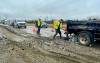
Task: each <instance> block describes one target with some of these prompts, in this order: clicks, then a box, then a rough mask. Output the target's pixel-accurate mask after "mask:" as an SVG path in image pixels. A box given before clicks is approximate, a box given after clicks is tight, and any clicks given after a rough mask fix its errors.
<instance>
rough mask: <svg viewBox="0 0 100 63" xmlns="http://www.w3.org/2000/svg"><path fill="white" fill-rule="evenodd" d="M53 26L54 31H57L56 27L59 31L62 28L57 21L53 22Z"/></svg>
mask: <svg viewBox="0 0 100 63" xmlns="http://www.w3.org/2000/svg"><path fill="white" fill-rule="evenodd" d="M53 26H54V28H55V29H58V27H59V28H60V29H61V28H62V23H60V21H59V20H54V22H53Z"/></svg>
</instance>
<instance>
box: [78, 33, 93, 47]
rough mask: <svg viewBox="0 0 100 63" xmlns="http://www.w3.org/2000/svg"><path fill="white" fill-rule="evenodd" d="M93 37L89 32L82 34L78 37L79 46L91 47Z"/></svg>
mask: <svg viewBox="0 0 100 63" xmlns="http://www.w3.org/2000/svg"><path fill="white" fill-rule="evenodd" d="M91 36H92V35H91V33H89V32H80V33H79V35H78V42H79V44H81V45H85V46H89V45H90V44H91V39H92V38H91Z"/></svg>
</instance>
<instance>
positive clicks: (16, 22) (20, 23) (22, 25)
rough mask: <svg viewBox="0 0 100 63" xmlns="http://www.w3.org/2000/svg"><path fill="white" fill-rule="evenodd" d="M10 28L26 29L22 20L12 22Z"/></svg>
mask: <svg viewBox="0 0 100 63" xmlns="http://www.w3.org/2000/svg"><path fill="white" fill-rule="evenodd" d="M11 26H13V27H15V28H22V27H24V28H26V22H25V21H24V20H15V21H13V22H12V24H11Z"/></svg>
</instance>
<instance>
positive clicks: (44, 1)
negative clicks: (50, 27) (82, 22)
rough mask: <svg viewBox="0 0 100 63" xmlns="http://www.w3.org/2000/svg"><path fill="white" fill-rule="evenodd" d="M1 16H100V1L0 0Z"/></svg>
mask: <svg viewBox="0 0 100 63" xmlns="http://www.w3.org/2000/svg"><path fill="white" fill-rule="evenodd" d="M0 16H1V17H2V16H5V17H8V18H36V17H46V16H48V17H51V16H52V17H54V16H59V17H63V18H66V19H67V18H83V17H88V16H100V0H0Z"/></svg>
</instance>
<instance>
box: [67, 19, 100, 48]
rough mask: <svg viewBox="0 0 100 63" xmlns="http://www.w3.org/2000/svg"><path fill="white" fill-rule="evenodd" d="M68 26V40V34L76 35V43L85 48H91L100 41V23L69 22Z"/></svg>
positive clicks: (86, 21)
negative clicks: (90, 46)
mask: <svg viewBox="0 0 100 63" xmlns="http://www.w3.org/2000/svg"><path fill="white" fill-rule="evenodd" d="M66 24H67V25H66V38H69V37H68V34H74V36H73V38H74V41H76V42H78V43H79V44H82V45H85V46H89V45H91V44H93V43H95V42H96V41H98V40H100V21H97V20H80V21H78V20H77V21H73V20H68V21H66Z"/></svg>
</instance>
